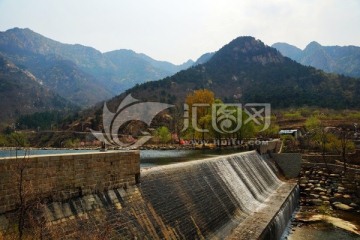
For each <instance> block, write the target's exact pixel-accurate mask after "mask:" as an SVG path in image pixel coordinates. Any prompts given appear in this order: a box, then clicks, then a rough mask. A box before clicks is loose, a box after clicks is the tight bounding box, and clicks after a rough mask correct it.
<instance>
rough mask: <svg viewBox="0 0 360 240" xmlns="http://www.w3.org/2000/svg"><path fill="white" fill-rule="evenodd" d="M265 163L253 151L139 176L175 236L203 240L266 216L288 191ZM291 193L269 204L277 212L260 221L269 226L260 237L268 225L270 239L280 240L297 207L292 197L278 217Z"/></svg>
mask: <svg viewBox="0 0 360 240" xmlns="http://www.w3.org/2000/svg"><path fill="white" fill-rule="evenodd" d="M266 161H268V160H265V159H263V158H262V157H261V156H260V155H259V154H258V153H257V152H255V151H253V152H246V153H238V154H232V155H226V156H219V157H215V158H211V159H205V160H198V161H192V162H186V163H180V164H173V165H168V166H161V167H155V168H153V169H148V170H145V171H143V172H142V180H141V182H142V183H141V191H142V194H143V196H144V199H145V200H146V201H147V202H149V203H150V204H151V205H152V207H153V208H154V209H155V211H156V213H157V214H158V215H159V216H161V218H162V219H163V221H164V222H166V223H167V224H168V226H170V227H171V228H172V229H175V230H174V231H175V232H176V235H179V236H183V237H184V238H191V239H193V238H194V232H197V233H201V236H203V237H205V238H225V237H227V236H229V235H230V234H231V233H232V231H233V230H234V229H235V228H236V229H237V228H238V226H241V224H242V222H243V221H245V220H246V219H248V218H250V217H251V216H253V215H254V214H255V213H257V212H260V213H261V212H262V211H269V210H266V208H267V207H268V206H269V205H273V202H269V198H270V197H271V196H273V195H276V194H277V190H278V189H280V188H282V186H284V185H286V183H284V182H282V181H280V180H279V178H278V177H277V176H276V174H275V172H274V169H272V168H271V167H270V166H269V164H268V162H266ZM292 186H293V185H292ZM291 190H292V188H289V189H288V190H287V191H288V192H286V193H283V195H284V196H283V198H281V199H275V200H274V199H273V200H272V201H278V202H279V203H278V204H279V207H278V208H277V209H272V210H271V211H273V215H271V216H270V218H269V219H267V220H261V221H260V222H266V221H267V222H266V223H265V225H264V226H263V229H262V230H261V231H260V232H259V233H257V234H258V236H260V235H261V233H262V231H263V230H264V229H265V228H266V226H267V224H268V223H269V222H272V223H271V224H272V225H271V226H272V227H270V230H271V234H274V237H275V238H273V239H279V237H278V236H279V234H280V235H281V233H282V231H283V230H284V228H285V227H283V225H286V223H287V222H288V220H289V218H290V217H289V216H288V215H289V214H290V215H291V213H292V212H293V210H292V209H293V208H294V205H295V204H296V203H295V202H296V199H295V195H294V197H290V198H289V199H288V200H287V201H286V203H284V205H283V210H280V211H279V208H280V206H282V204H283V200H285V199H286V198H287V197H288V194H289V193H290V192H291ZM154 192H156V194H154ZM277 211H279V213H278V215H277V216H276V215H275V214H276V212H277ZM266 215H269V214H268V213H266ZM275 216H276V217H275ZM267 217H268V216H267ZM273 217H275V220H273V221H271V220H272V219H273ZM256 221H259V220H256ZM175 223H176V224H175ZM260 228H261V227H259V229H260ZM259 229H257V231H259ZM159 230H160V229H159ZM275 230H276V231H275ZM159 234H160V232H159ZM234 239H235V238H234Z"/></svg>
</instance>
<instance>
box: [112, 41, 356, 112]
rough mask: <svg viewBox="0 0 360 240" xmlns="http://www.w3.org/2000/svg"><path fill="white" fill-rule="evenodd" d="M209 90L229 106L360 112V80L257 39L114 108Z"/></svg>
mask: <svg viewBox="0 0 360 240" xmlns="http://www.w3.org/2000/svg"><path fill="white" fill-rule="evenodd" d="M201 88H206V89H210V90H212V91H213V92H214V93H215V96H216V97H218V98H221V99H222V100H223V101H225V102H230V103H231V102H242V103H271V104H272V107H274V108H283V107H291V106H293V107H299V106H304V105H307V106H319V107H328V108H357V107H358V106H359V104H360V94H359V93H360V80H359V79H354V78H349V77H345V76H341V75H336V74H327V73H324V72H323V71H320V70H317V69H315V68H313V67H307V66H303V65H301V64H299V63H297V62H295V61H293V60H291V59H289V58H287V57H284V56H283V55H281V54H280V52H279V51H278V50H276V49H275V48H271V47H269V46H266V45H265V44H264V43H262V42H261V41H260V40H256V39H255V38H253V37H239V38H236V39H234V40H233V41H231V42H230V43H229V44H227V45H225V46H224V47H222V48H221V49H220V50H218V51H217V52H216V53H215V54H214V55H213V56H212V57H211V58H210V60H208V61H207V62H206V63H204V64H199V65H196V66H193V67H191V68H189V69H187V70H183V71H180V72H178V73H177V74H175V75H173V76H172V77H167V78H164V79H163V80H160V81H154V82H148V83H144V84H141V85H139V86H136V87H134V88H132V89H129V90H128V91H126V93H124V94H122V95H120V96H118V97H116V98H114V99H113V100H111V101H110V102H109V105H110V106H111V107H112V108H113V109H114V107H115V108H116V107H117V105H118V104H119V102H120V100H121V99H122V98H124V97H125V96H126V94H130V93H131V94H132V96H133V97H135V98H138V99H142V100H149V101H150V100H151V101H161V102H167V103H183V102H184V100H185V97H186V95H187V94H188V93H190V92H192V91H193V90H196V89H201Z"/></svg>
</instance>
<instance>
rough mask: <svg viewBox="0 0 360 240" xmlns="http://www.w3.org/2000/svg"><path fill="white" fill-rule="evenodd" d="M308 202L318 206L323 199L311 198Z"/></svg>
mask: <svg viewBox="0 0 360 240" xmlns="http://www.w3.org/2000/svg"><path fill="white" fill-rule="evenodd" d="M310 202H311V203H312V204H313V205H315V206H320V205H322V203H323V201H322V200H320V199H311V200H310Z"/></svg>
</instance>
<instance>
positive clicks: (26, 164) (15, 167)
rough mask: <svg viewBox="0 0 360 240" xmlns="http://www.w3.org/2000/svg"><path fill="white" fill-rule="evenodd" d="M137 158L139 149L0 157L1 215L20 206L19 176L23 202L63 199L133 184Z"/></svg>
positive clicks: (137, 173)
mask: <svg viewBox="0 0 360 240" xmlns="http://www.w3.org/2000/svg"><path fill="white" fill-rule="evenodd" d="M139 161H140V160H139V152H138V151H127V152H119V151H116V152H98V153H81V154H62V155H38V156H29V157H26V158H24V157H20V158H18V159H16V158H6V159H0V214H1V213H4V212H6V211H11V210H14V209H16V208H17V206H18V205H19V193H20V191H19V182H20V178H22V179H23V180H22V181H21V182H22V183H23V184H22V185H23V190H22V191H21V192H22V194H23V196H24V199H25V200H26V201H31V200H34V199H35V198H39V199H44V198H49V199H50V200H52V201H63V200H66V199H69V198H74V197H81V196H83V195H87V194H91V193H95V192H103V191H106V190H108V189H114V188H119V187H124V186H129V185H135V184H136V181H137V179H138V178H139V174H140V163H139ZM21 172H22V174H21Z"/></svg>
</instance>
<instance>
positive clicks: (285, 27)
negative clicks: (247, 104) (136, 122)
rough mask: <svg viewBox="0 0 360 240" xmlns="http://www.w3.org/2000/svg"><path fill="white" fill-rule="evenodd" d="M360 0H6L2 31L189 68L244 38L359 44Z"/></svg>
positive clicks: (0, 6) (1, 4)
mask: <svg viewBox="0 0 360 240" xmlns="http://www.w3.org/2000/svg"><path fill="white" fill-rule="evenodd" d="M359 23H360V0H218V1H215V0H191V1H190V0H181V1H180V0H177V1H173V0H103V1H95V0H0V31H5V30H7V29H9V28H13V27H21V28H25V27H28V28H30V29H32V30H34V31H35V32H38V33H40V34H42V35H45V36H47V37H49V38H52V39H55V40H58V41H60V42H63V43H80V44H83V45H87V46H92V47H94V48H96V49H98V50H100V51H102V52H105V51H110V50H115V49H132V50H134V51H136V52H142V53H145V54H147V55H149V56H151V57H153V58H155V59H157V60H166V61H171V62H173V63H177V64H179V63H182V62H184V61H186V60H188V59H189V58H191V59H193V60H196V59H197V58H198V57H199V56H200V55H201V54H203V53H205V52H210V51H216V50H218V49H219V48H220V47H222V46H223V45H225V44H226V43H228V42H230V41H231V40H232V39H234V38H236V37H238V36H244V35H247V36H249V35H250V36H254V37H256V38H258V39H260V40H262V41H263V42H265V43H266V44H267V45H271V44H273V43H275V42H287V43H290V44H293V45H296V46H298V47H300V48H304V47H305V46H306V44H308V43H309V42H310V41H313V40H315V41H318V42H319V43H320V44H322V45H357V46H360V27H359Z"/></svg>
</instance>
